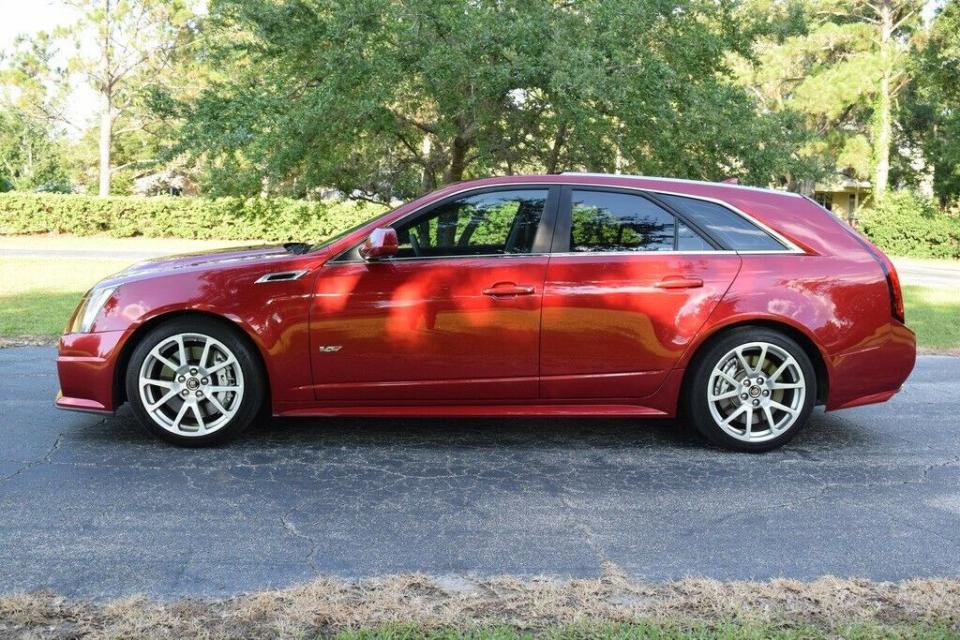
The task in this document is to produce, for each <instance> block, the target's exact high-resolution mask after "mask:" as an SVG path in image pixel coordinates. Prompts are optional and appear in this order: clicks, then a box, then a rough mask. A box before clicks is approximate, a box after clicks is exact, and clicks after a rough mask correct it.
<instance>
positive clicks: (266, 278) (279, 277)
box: [255, 269, 307, 284]
mask: <svg viewBox="0 0 960 640" xmlns="http://www.w3.org/2000/svg"><path fill="white" fill-rule="evenodd" d="M306 272H307V271H306V269H304V270H302V271H278V272H277V273H268V274H266V275H263V276H260V279H259V280H257V281H256V283H255V284H264V283H267V282H289V281H291V280H298V279H300V278H301V277H302V276H303V275H304V274H305V273H306Z"/></svg>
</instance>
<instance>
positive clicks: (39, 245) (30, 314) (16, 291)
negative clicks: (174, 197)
mask: <svg viewBox="0 0 960 640" xmlns="http://www.w3.org/2000/svg"><path fill="white" fill-rule="evenodd" d="M243 244H251V243H249V242H247V243H244V242H213V241H204V240H179V239H168V238H107V237H93V238H77V237H73V236H0V252H2V251H3V250H4V249H8V250H16V251H30V250H44V249H45V250H57V251H83V250H90V251H117V252H132V253H135V252H151V253H164V254H175V253H186V252H190V251H200V250H204V249H216V248H220V247H226V246H233V245H243ZM138 261H139V258H137V257H136V256H133V255H132V256H131V257H129V258H123V259H114V260H104V259H99V258H61V257H55V258H29V257H16V256H14V257H4V256H2V255H0V337H5V338H14V337H22V336H40V337H43V336H56V335H59V334H60V333H62V332H63V327H64V325H65V324H66V322H67V318H69V317H70V314H71V313H72V312H73V310H74V308H75V307H76V306H77V303H78V302H80V298H81V297H82V296H83V294H84V292H85V291H86V290H87V289H89V288H90V287H92V286H93V285H94V284H96V283H97V282H98V281H99V280H101V279H103V278H105V277H106V276H108V275H110V274H113V273H116V272H117V271H120V270H121V269H123V268H125V267H127V266H129V265H130V264H132V263H134V262H138Z"/></svg>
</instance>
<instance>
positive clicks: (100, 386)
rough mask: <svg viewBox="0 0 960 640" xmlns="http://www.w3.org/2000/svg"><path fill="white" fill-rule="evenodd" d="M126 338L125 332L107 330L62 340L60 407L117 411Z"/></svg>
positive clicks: (59, 357)
mask: <svg viewBox="0 0 960 640" xmlns="http://www.w3.org/2000/svg"><path fill="white" fill-rule="evenodd" d="M123 336H124V332H123V331H105V332H102V333H68V334H66V335H64V336H62V337H61V338H60V345H59V353H58V355H57V375H58V376H59V378H60V392H59V393H58V394H57V399H56V406H57V407H58V408H60V409H69V410H73V411H92V412H94V413H106V414H111V413H113V412H114V411H115V410H116V408H117V404H118V395H119V394H118V389H117V388H116V384H115V381H116V376H115V372H116V366H117V360H118V358H119V355H120V345H121V343H122V341H123Z"/></svg>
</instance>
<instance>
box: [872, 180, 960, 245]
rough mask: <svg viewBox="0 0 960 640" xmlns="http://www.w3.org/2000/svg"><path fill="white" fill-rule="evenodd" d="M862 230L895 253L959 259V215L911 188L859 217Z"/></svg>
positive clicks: (894, 193) (875, 241)
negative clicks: (919, 194) (941, 208)
mask: <svg viewBox="0 0 960 640" xmlns="http://www.w3.org/2000/svg"><path fill="white" fill-rule="evenodd" d="M860 226H861V229H862V231H863V232H864V233H865V234H866V235H867V236H868V237H869V238H870V239H871V240H872V241H873V242H874V243H875V244H876V245H877V246H878V247H880V248H881V249H883V250H884V251H886V252H887V253H889V254H891V255H895V256H911V257H914V258H960V217H958V216H957V215H956V214H955V213H954V214H950V213H945V212H942V211H940V209H939V208H938V207H937V206H936V205H935V204H934V203H933V202H932V201H931V200H928V199H926V198H923V197H920V196H918V195H917V194H915V193H913V192H911V191H898V192H892V193H890V194H889V195H887V197H886V198H884V199H883V200H882V201H881V202H879V203H878V204H876V205H875V206H874V207H873V208H871V209H867V210H866V211H865V212H864V213H863V215H862V216H861V218H860Z"/></svg>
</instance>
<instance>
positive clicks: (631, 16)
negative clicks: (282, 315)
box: [179, 0, 797, 200]
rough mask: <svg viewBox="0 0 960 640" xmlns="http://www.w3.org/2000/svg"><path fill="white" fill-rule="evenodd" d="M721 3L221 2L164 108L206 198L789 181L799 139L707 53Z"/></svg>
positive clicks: (729, 17)
mask: <svg viewBox="0 0 960 640" xmlns="http://www.w3.org/2000/svg"><path fill="white" fill-rule="evenodd" d="M732 6H733V5H732V4H731V3H729V2H726V1H723V2H707V1H705V0H665V1H664V2H661V3H638V2H635V1H633V0H603V1H601V0H585V1H584V2H578V3H552V2H526V1H523V0H498V1H492V0H478V1H476V2H470V3H462V2H455V1H453V0H443V1H437V0H406V1H405V2H397V1H394V0H357V1H356V2H351V3H340V2H334V1H332V0H277V1H276V2H271V3H262V2H256V1H254V0H219V1H215V2H212V3H211V5H210V8H209V9H210V10H209V17H208V18H207V19H206V20H205V21H204V24H203V25H202V26H201V29H202V30H203V31H204V33H205V42H206V43H207V44H208V48H207V49H205V50H204V51H203V52H202V53H201V54H200V55H201V57H203V58H205V59H207V60H208V61H209V64H210V65H211V66H212V67H213V68H214V69H216V70H217V71H215V72H214V74H213V77H212V78H211V82H210V86H209V87H208V88H207V89H206V90H205V91H203V92H202V93H201V94H200V96H199V97H198V99H197V100H196V101H181V102H180V104H179V114H180V115H181V116H182V117H183V118H184V119H185V128H184V131H183V135H182V138H181V140H182V148H183V149H184V150H187V151H189V152H191V153H192V154H193V155H194V156H195V157H203V158H206V159H207V161H208V162H209V166H210V170H211V174H210V176H209V178H210V179H209V184H210V186H211V188H212V189H214V190H218V191H221V192H230V193H257V192H265V193H283V194H287V195H295V196H301V195H304V194H307V193H309V192H310V191H311V190H312V189H315V188H317V187H321V186H328V187H329V186H333V187H337V188H339V189H341V190H342V191H345V192H347V193H355V194H359V195H361V196H363V197H370V198H374V199H379V200H385V199H390V198H392V197H406V196H410V195H415V194H417V193H421V192H423V191H426V190H430V189H432V188H433V187H435V186H437V185H440V184H446V183H449V182H455V181H458V180H461V179H463V178H466V177H470V176H474V175H487V174H496V173H516V172H521V171H523V172H530V171H548V172H559V171H562V170H565V169H590V170H608V171H613V170H622V171H653V172H659V173H665V174H673V175H680V176H688V177H696V178H724V177H728V176H730V175H738V176H740V177H742V178H744V179H746V180H749V181H752V182H757V183H761V184H766V183H768V182H770V181H771V180H773V179H775V178H776V177H777V176H779V175H782V174H784V173H785V172H788V170H789V169H788V168H789V167H793V166H794V164H795V160H796V158H793V157H792V151H793V150H794V149H795V147H796V144H797V130H796V127H795V126H794V124H793V123H792V122H791V121H790V119H789V118H785V117H782V116H781V115H779V114H773V115H765V114H758V113H757V111H756V109H755V103H754V102H753V100H752V99H750V98H749V97H748V96H747V95H746V94H745V92H744V91H743V90H742V89H740V88H738V87H735V86H732V85H731V83H730V82H729V79H728V77H727V76H728V74H727V69H726V68H725V66H724V56H723V54H724V52H725V51H727V50H729V49H731V48H738V47H744V46H745V45H746V39H745V38H743V34H742V33H741V32H740V31H739V30H738V28H737V25H736V24H735V22H734V20H733V14H732V10H731V7H732Z"/></svg>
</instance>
